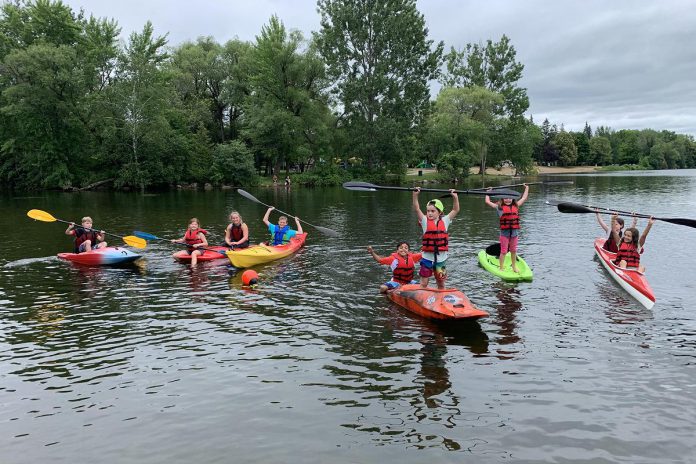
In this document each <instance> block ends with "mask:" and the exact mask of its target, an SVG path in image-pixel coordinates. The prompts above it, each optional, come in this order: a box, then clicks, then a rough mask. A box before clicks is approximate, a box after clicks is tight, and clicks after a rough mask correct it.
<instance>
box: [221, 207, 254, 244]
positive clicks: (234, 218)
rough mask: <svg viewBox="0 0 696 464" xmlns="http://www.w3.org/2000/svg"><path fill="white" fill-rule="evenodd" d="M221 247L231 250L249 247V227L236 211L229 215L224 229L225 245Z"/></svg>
mask: <svg viewBox="0 0 696 464" xmlns="http://www.w3.org/2000/svg"><path fill="white" fill-rule="evenodd" d="M222 245H223V246H226V247H229V248H232V249H235V248H247V247H249V227H248V226H247V225H246V223H245V222H244V221H242V216H241V215H240V214H239V213H238V212H237V211H232V212H231V213H230V223H229V224H228V225H227V228H226V229H225V243H223V244H222Z"/></svg>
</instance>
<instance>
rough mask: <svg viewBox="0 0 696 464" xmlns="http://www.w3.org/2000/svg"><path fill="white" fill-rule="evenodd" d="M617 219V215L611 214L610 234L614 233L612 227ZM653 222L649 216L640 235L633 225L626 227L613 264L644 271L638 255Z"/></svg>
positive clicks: (641, 250)
mask: <svg viewBox="0 0 696 464" xmlns="http://www.w3.org/2000/svg"><path fill="white" fill-rule="evenodd" d="M617 219H618V216H617V215H613V216H612V217H611V225H612V234H615V233H614V232H613V229H614V224H615V223H616V222H618V221H617ZM654 223H655V218H653V217H652V216H650V219H648V225H647V226H645V230H644V231H643V234H642V235H641V233H640V232H638V229H636V228H635V227H630V228H628V229H626V231H625V232H624V234H623V237H622V239H621V244H620V245H619V251H618V253H616V259H615V260H614V264H615V265H617V266H619V267H621V268H624V269H626V268H627V267H633V268H638V272H645V266H642V265H641V264H640V255H641V253H643V245H645V239H646V238H647V236H648V233H649V232H650V229H651V228H652V225H653V224H654Z"/></svg>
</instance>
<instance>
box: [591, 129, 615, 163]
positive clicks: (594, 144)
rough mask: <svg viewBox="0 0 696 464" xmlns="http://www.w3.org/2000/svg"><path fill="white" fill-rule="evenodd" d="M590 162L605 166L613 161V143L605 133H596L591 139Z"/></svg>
mask: <svg viewBox="0 0 696 464" xmlns="http://www.w3.org/2000/svg"><path fill="white" fill-rule="evenodd" d="M590 162H591V163H596V164H600V165H603V166H606V165H609V164H611V163H612V153H611V143H610V142H609V139H608V138H607V137H605V136H603V135H595V136H594V137H592V139H590Z"/></svg>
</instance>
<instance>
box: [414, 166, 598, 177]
mask: <svg viewBox="0 0 696 464" xmlns="http://www.w3.org/2000/svg"><path fill="white" fill-rule="evenodd" d="M535 169H536V171H537V175H540V176H542V175H545V174H587V173H590V172H597V171H600V168H599V167H596V166H571V167H561V166H535ZM418 171H423V174H435V173H437V169H420V168H414V169H409V170H408V171H407V173H406V175H408V176H415V175H417V174H418ZM469 172H470V174H471V175H475V174H478V172H479V168H478V166H475V167H473V168H471V169H470V170H469ZM486 175H488V176H507V177H511V176H514V175H515V169H514V168H511V167H507V166H505V167H503V168H501V169H496V168H487V169H486Z"/></svg>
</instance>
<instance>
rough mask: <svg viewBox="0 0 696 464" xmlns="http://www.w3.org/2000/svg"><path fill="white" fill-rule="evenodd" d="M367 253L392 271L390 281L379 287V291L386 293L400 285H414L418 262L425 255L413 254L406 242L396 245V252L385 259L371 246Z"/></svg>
mask: <svg viewBox="0 0 696 464" xmlns="http://www.w3.org/2000/svg"><path fill="white" fill-rule="evenodd" d="M367 251H368V252H369V253H370V254H371V255H372V257H373V258H374V260H375V261H377V262H378V263H379V264H386V265H387V266H389V267H390V268H391V270H392V278H391V280H390V281H388V282H385V283H383V284H382V285H380V286H379V291H380V292H382V293H386V292H387V290H393V289H395V288H398V287H399V286H400V285H406V284H412V283H415V282H412V281H413V277H414V274H415V270H416V262H417V261H419V260H420V259H421V258H422V257H423V255H422V253H411V252H410V251H411V250H410V247H409V245H408V243H406V242H400V243H399V244H398V245H396V252H394V253H392V254H390V255H389V256H387V257H383V256H380V255H378V254H377V253H375V251H374V250H373V249H372V247H371V246H368V247H367Z"/></svg>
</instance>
